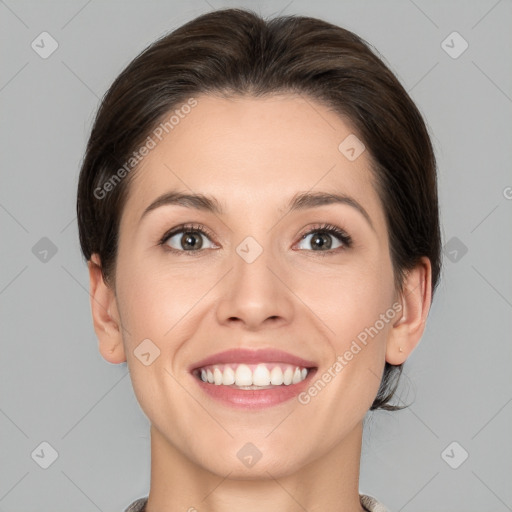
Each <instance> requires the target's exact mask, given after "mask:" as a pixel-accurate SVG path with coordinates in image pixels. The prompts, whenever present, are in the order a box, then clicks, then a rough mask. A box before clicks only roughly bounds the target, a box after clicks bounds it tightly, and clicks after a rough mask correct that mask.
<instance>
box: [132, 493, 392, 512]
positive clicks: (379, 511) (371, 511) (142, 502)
mask: <svg viewBox="0 0 512 512" xmlns="http://www.w3.org/2000/svg"><path fill="white" fill-rule="evenodd" d="M359 499H360V501H361V505H362V506H363V507H364V508H365V509H366V510H367V511H368V512H389V510H388V509H387V508H386V507H385V506H384V505H383V504H382V503H380V502H379V501H377V500H376V499H375V498H373V497H372V496H368V495H366V494H360V495H359ZM147 501H148V497H147V496H146V497H144V498H139V499H137V500H135V501H134V502H133V503H132V504H131V505H129V506H128V508H126V509H125V510H124V512H144V509H145V507H146V503H147Z"/></svg>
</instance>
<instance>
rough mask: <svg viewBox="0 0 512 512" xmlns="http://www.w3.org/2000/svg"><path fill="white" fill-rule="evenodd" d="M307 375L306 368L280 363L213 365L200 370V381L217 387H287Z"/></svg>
mask: <svg viewBox="0 0 512 512" xmlns="http://www.w3.org/2000/svg"><path fill="white" fill-rule="evenodd" d="M269 368H272V369H271V370H270V369H269ZM307 374H308V369H307V368H301V367H299V366H293V365H289V364H282V363H280V364H275V363H268V364H267V363H260V364H257V365H246V364H238V365H237V364H232V365H229V364H215V365H212V366H207V367H204V368H201V369H200V375H201V380H202V381H203V382H209V383H210V384H216V385H217V386H221V385H223V386H231V385H235V386H253V385H254V386H269V385H273V386H280V385H281V384H285V385H286V386H288V385H290V384H297V383H298V382H301V381H303V380H304V379H305V378H306V376H307Z"/></svg>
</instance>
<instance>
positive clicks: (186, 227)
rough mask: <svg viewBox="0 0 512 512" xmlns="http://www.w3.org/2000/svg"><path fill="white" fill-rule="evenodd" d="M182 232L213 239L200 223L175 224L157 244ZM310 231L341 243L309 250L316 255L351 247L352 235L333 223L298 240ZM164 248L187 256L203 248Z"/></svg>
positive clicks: (325, 254)
mask: <svg viewBox="0 0 512 512" xmlns="http://www.w3.org/2000/svg"><path fill="white" fill-rule="evenodd" d="M182 232H183V233H187V232H193V233H200V234H201V235H204V236H206V237H207V238H209V239H210V240H212V239H213V234H212V233H211V232H210V231H209V230H208V229H206V228H205V227H204V226H201V225H200V224H181V225H180V226H176V227H174V228H172V229H171V230H170V231H167V232H166V233H165V234H164V236H163V237H162V238H161V239H160V241H159V242H158V245H161V246H164V245H165V244H166V242H167V241H168V240H169V238H171V237H173V236H174V235H177V234H178V233H182ZM312 233H327V234H329V235H333V236H335V237H336V238H338V239H339V241H340V242H341V243H342V244H343V247H337V248H336V249H331V250H328V251H310V252H315V253H317V255H319V256H328V255H330V254H333V253H337V252H338V251H339V250H341V249H348V248H350V247H352V244H353V241H352V237H351V236H350V235H349V234H347V233H346V232H345V231H343V230H342V229H340V228H338V227H337V226H334V225H333V224H319V225H317V226H314V227H313V228H311V229H309V230H308V231H307V232H306V233H304V234H302V235H301V236H300V241H302V240H303V239H304V238H306V237H307V236H308V235H311V234H312ZM165 250H166V251H169V252H172V253H178V254H183V253H185V254H186V255H187V256H197V255H198V254H199V253H201V252H202V251H203V250H205V249H199V250H197V251H180V250H178V249H174V248H172V247H169V246H167V247H166V248H165Z"/></svg>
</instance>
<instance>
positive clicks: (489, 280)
mask: <svg viewBox="0 0 512 512" xmlns="http://www.w3.org/2000/svg"><path fill="white" fill-rule="evenodd" d="M225 6H241V7H250V8H253V9H254V10H256V11H258V12H260V13H262V14H264V15H271V14H278V13H281V14H303V15H311V16H316V17H320V18H323V19H326V20H327V21H330V22H333V23H336V24H339V25H341V26H344V27H346V28H348V29H350V30H353V31H355V32H356V33H357V34H359V35H361V36H362V37H363V38H365V39H366V40H367V41H369V42H370V43H372V44H373V45H374V46H375V47H376V48H377V49H378V50H379V51H380V53H381V55H382V56H383V57H384V58H385V60H386V62H387V63H388V65H390V67H391V68H392V69H393V71H394V72H395V73H396V74H397V76H398V77H399V79H400V80H401V81H402V83H403V84H404V85H405V87H406V89H407V90H408V91H409V92H410V94H411V96H412V98H413V99H414V100H415V101H416V103H417V105H418V106H419V108H420V110H421V111H422V113H423V114H424V116H425V119H426V121H427V123H428V125H429V127H430V130H431V133H432V136H433V141H434V144H435V148H436V152H437V157H438V162H439V191H440V200H441V215H442V231H443V243H444V244H447V245H446V246H445V257H444V265H445V268H444V271H443V275H442V281H441V284H440V286H439V289H438V293H437V296H436V297H435V300H434V304H433V307H432V310H431V313H430V316H429V320H428V325H427V330H426V334H425V335H424V338H423V339H422V341H421V343H420V345H419V347H418V348H417V349H416V351H415V352H414V353H413V354H412V356H411V357H410V359H409V360H408V362H407V363H406V371H405V373H406V376H405V378H404V379H403V382H402V387H401V389H402V393H401V397H402V400H404V401H405V402H411V401H413V405H412V406H411V407H410V408H409V409H406V410H405V411H402V412H398V413H386V412H376V413H369V414H368V418H367V422H366V425H365V438H364V442H363V455H362V467H361V480H360V490H361V492H366V493H369V494H372V495H374V496H376V497H377V498H378V499H379V500H380V501H382V502H383V503H384V504H386V505H387V506H388V507H389V508H390V509H391V510H392V511H405V512H419V511H450V512H455V511H471V512H473V511H474V512H477V511H478V512H483V511H496V512H498V511H500V512H501V511H505V510H512V485H511V481H512V439H511V435H510V433H511V432H512V430H511V423H512V421H511V420H512V404H511V401H512V386H511V381H512V372H511V371H510V365H511V362H512V357H511V355H512V343H511V337H510V332H511V328H512V315H511V308H512V271H511V267H512V266H511V264H510V262H511V258H510V257H511V255H512V236H511V233H512V215H511V211H512V200H510V199H508V198H507V196H508V197H509V198H510V197H512V189H510V188H509V189H507V187H511V186H512V173H511V172H510V162H511V160H512V150H511V147H512V144H511V141H512V126H511V123H510V120H511V111H512V59H511V48H512V46H511V40H512V32H511V31H510V26H512V25H511V21H512V2H511V1H510V0H501V1H496V0H489V1H487V0H486V1H472V2H467V1H450V2H442V1H436V2H427V1H420V0H415V1H414V2H413V1H409V0H401V1H382V0H374V1H344V2H340V1H337V2H334V1H331V2H329V1H316V2H308V1H303V0H293V1H291V2H290V1H289V0H284V1H274V2H248V1H245V2H244V1H236V2H226V1H221V0H208V1H203V0H201V1H199V0H197V1H193V2H176V1H152V2H142V1H137V2H135V1H133V2H118V1H108V2H100V1H98V0H93V1H89V2H87V1H86V0H77V1H68V2H64V1H48V0H47V1H43V2H39V1H14V0H6V1H0V38H1V42H0V48H1V52H2V53H1V75H0V104H1V112H2V114H1V115H2V117H1V119H2V122H1V126H0V130H1V139H0V140H1V144H2V146H1V159H2V165H1V166H0V172H1V180H2V181H1V183H2V186H1V188H0V223H1V229H2V244H1V245H2V250H1V260H0V318H1V335H2V337H1V352H0V386H1V388H0V389H1V396H0V432H1V438H0V512H7V511H9V512H18V511H36V510H37V511H40V512H45V511H52V512H59V511H64V510H66V511H68V510H73V511H75V512H82V511H95V510H100V511H121V510H123V509H124V507H126V506H127V505H128V504H129V503H131V501H132V500H134V499H136V498H138V497H140V496H145V495H147V492H148V490H149V476H150V453H149V446H150V445H149V431H148V421H147V419H146V417H145V416H144V414H143V413H142V411H141V410H140V408H139V406H138V404H137V402H136V399H135V397H134V395H133V390H132V387H131V382H130V378H129V375H128V370H127V367H126V363H124V364H121V365H112V364H109V363H107V362H106V361H104V360H103V359H102V357H101V355H100V354H99V352H98V349H97V340H96V337H95V334H94V331H93V327H92V321H91V317H90V307H89V297H88V291H87V290H88V275H87V269H86V266H85V263H84V262H83V260H82V258H81V254H80V252H79V246H78V234H77V226H76V218H75V191H76V185H77V176H78V169H79V165H80V161H81V158H82V155H83V151H84V148H85V143H86V140H87V137H88V134H89V130H90V127H91V123H92V119H93V115H94V113H95V109H96V108H97V106H98V101H99V98H101V96H102V95H103V94H104V92H105V91H106V90H107V88H108V87H109V85H110V84H111V82H112V81H113V79H114V78H115V77H116V76H117V74H118V73H119V72H120V71H121V70H122V69H123V68H124V67H125V65H126V64H127V63H128V62H129V61H130V60H131V59H133V58H134V57H135V56H136V55H137V54H138V53H139V51H141V50H142V49H143V48H144V47H146V46H147V45H148V44H149V43H151V42H152V41H154V40H155V39H156V38H157V37H159V36H161V35H162V34H164V33H166V32H168V31H170V30H172V29H174V28H176V27H177V26H179V25H181V24H183V23H184V22H186V21H188V20H189V19H191V18H193V17H195V16H197V15H199V14H201V13H203V12H207V11H209V10H211V9H212V8H220V7H225ZM43 31H47V32H49V33H50V34H51V36H52V37H53V38H54V39H55V40H56V41H57V42H58V45H59V46H58V49H57V50H56V51H55V52H54V53H53V54H52V55H51V56H50V57H48V58H46V59H43V58H41V57H40V56H39V54H37V53H36V52H35V51H34V50H33V49H32V47H31V43H32V41H34V40H36V38H37V36H38V35H39V34H40V33H41V32H43ZM453 31H457V32H459V33H460V34H461V36H462V37H463V38H464V40H466V41H467V42H468V44H469V47H468V49H467V50H466V51H465V52H464V53H462V54H461V55H460V56H458V58H452V57H451V56H450V55H449V54H448V53H447V52H446V51H445V49H443V47H442V45H441V43H442V42H443V41H444V40H445V39H446V38H447V36H448V35H449V34H451V33H452V32H453ZM452 40H453V38H452ZM452 40H450V39H448V41H447V43H445V45H446V44H448V45H449V46H452V49H451V51H452V53H453V52H454V51H458V50H460V49H461V48H462V46H461V41H460V40H453V42H451V41H452ZM47 47H48V46H47ZM44 237H46V238H47V239H49V240H50V241H51V244H50V242H49V241H48V240H46V239H44V240H42V241H41V239H42V238H44ZM52 244H53V245H54V247H53V252H54V251H55V249H56V250H57V252H56V253H55V254H53V252H52ZM464 248H466V249H467V252H466V253H465V254H464V250H465V249H464ZM44 250H47V251H49V252H47V253H44ZM44 441H45V442H47V443H49V444H50V445H51V446H52V447H53V449H54V450H56V452H57V453H58V458H57V459H56V460H55V462H54V463H53V464H52V465H51V466H50V467H48V469H42V468H41V467H40V465H39V464H38V463H36V460H37V461H38V462H40V461H41V460H42V458H44V457H39V459H38V458H37V457H36V456H35V455H34V456H33V457H32V456H31V454H32V453H33V452H34V450H36V449H37V450H36V453H38V452H39V453H40V450H41V448H40V443H42V442H44ZM454 441H456V442H457V443H458V445H455V446H453V445H452V446H451V447H450V448H449V449H448V450H446V451H445V449H446V448H447V447H448V445H450V443H452V442H454ZM43 448H44V446H43ZM463 450H465V451H466V452H467V453H468V454H469V457H468V458H467V460H465V461H464V462H463V463H462V464H460V462H461V461H462V460H463V455H464V451H463ZM44 453H45V457H47V458H48V457H49V456H50V449H48V448H46V449H44ZM443 453H444V455H442V454H443ZM447 461H449V462H450V463H451V464H452V465H458V464H460V466H459V467H458V468H457V469H453V468H452V467H450V466H449V465H448V463H447Z"/></svg>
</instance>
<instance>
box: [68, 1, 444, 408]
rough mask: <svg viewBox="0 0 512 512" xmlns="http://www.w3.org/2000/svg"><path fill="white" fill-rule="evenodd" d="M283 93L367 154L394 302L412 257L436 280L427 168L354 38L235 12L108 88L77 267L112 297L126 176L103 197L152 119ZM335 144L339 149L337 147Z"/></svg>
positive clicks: (412, 128) (387, 382) (390, 369)
mask: <svg viewBox="0 0 512 512" xmlns="http://www.w3.org/2000/svg"><path fill="white" fill-rule="evenodd" d="M273 93H295V94H300V95H303V96H306V97H307V98H310V99H312V100H314V101H317V102H320V103H322V104H324V105H326V106H328V107H329V108H331V109H333V110H334V111H335V112H336V113H338V114H339V115H340V116H341V117H342V118H343V119H344V120H346V121H348V122H349V123H350V125H351V126H352V127H353V128H354V130H355V132H356V134H357V136H358V138H360V139H361V140H362V141H363V143H364V144H365V146H366V149H367V151H368V152H369V155H370V159H371V161H372V175H373V177H374V181H375V186H376V190H377V192H378V195H379V198H380V200H381V202H382V205H383V209H384V211H385V217H386V223H387V228H388V232H389V245H390V255H391V261H392V263H393V270H394V276H395V283H396V288H397V290H401V289H402V286H403V281H404V277H405V275H406V273H407V271H408V270H410V269H412V268H413V267H414V266H415V264H416V263H417V262H418V261H419V259H420V257H422V256H427V257H428V258H429V259H430V262H431V265H432V296H433V294H434V291H435V288H436V286H437V283H438V279H439V273H440V269H441V255H440V250H441V249H440V248H441V235H440V228H439V213H438V197H437V179H436V162H435V156H434V151H433V148H432V144H431V141H430V138H429V135H428V131H427V128H426V126H425V123H424V121H423V118H422V116H421V114H420V112H419V111H418V109H417V107H416V106H415V104H414V103H413V101H412V100H411V98H410V97H409V95H408V94H407V92H406V91H405V89H404V88H403V87H402V85H401V84H400V83H399V81H398V80H397V78H396V77H395V76H394V74H393V73H392V72H391V71H390V70H389V69H388V68H387V66H386V65H385V64H384V63H383V61H382V60H381V59H380V58H379V57H378V56H377V54H376V53H374V51H373V50H372V49H371V47H370V45H369V44H368V43H366V42H365V41H364V40H363V39H361V38H360V37H358V36H357V35H356V34H354V33H352V32H350V31H348V30H346V29H343V28H341V27H338V26H336V25H332V24H330V23H328V22H325V21H323V20H319V19H315V18H310V17H302V16H282V17H278V18H274V19H270V20H265V19H263V18H261V17H260V16H259V15H257V14H256V13H254V12H252V11H249V10H242V9H222V10H217V11H213V12H209V13H207V14H204V15H201V16H199V17H197V18H195V19H193V20H192V21H190V22H188V23H186V24H185V25H183V26H181V27H179V28H178V29H176V30H175V31H173V32H171V33H170V34H168V35H165V36H164V37H162V38H160V39H158V40H157V41H155V42H154V43H153V44H151V45H150V46H149V47H147V48H146V49H145V50H144V51H143V52H142V53H140V54H139V55H138V56H137V57H136V58H135V59H134V60H133V61H132V62H131V63H130V64H129V65H128V66H127V67H126V68H125V69H124V71H123V72H122V73H121V74H120V75H119V76H118V77H117V78H116V80H115V81H114V82H113V84H112V85H111V87H110V89H109V90H108V91H107V93H106V94H105V96H104V97H103V99H102V102H101V105H100V107H99V109H98V112H97V114H96V118H95V121H94V125H93V128H92V132H91V136H90V139H89V141H88V144H87V148H86V153H85V156H84V160H83V162H82V167H81V171H80V177H79V183H78V196H77V216H78V228H79V236H80V244H81V248H82V252H83V255H84V257H85V259H86V260H89V259H90V258H91V255H92V254H93V253H98V254H99V256H100V260H101V264H102V272H103V277H104V279H105V282H107V283H109V285H111V286H114V283H115V263H116V256H117V242H118V230H119V221H120V217H121V213H122V210H123V207H124V204H125V201H126V197H127V191H128V190H129V186H130V183H131V180H132V178H133V175H134V173H136V172H137V169H136V168H134V170H132V171H131V172H129V173H123V175H124V174H126V176H125V177H123V179H122V180H120V181H119V183H116V186H114V187H109V192H108V194H106V195H105V197H102V196H100V195H99V194H98V193H97V191H98V190H100V189H101V190H103V191H104V190H107V187H106V186H105V188H103V186H104V185H105V184H107V182H108V181H109V180H111V179H112V177H113V176H114V175H115V174H116V172H117V171H118V170H119V168H120V167H121V166H122V165H123V163H124V162H127V161H128V160H129V159H130V155H132V153H133V152H134V151H135V150H136V149H137V148H139V147H140V146H141V145H142V144H143V143H144V140H145V139H147V137H148V135H149V134H150V133H152V132H153V130H154V129H155V127H156V126H158V125H159V124H160V123H161V122H162V119H164V118H165V117H166V116H169V113H170V112H171V111H172V110H173V109H175V108H177V107H179V106H180V105H182V104H186V103H187V102H188V101H189V100H190V98H192V97H194V96H198V95H199V94H217V95H221V96H224V97H230V96H235V95H246V96H254V97H261V96H265V95H270V94H273ZM340 142H341V141H340ZM401 372H402V365H397V366H394V365H391V364H389V363H387V362H386V365H385V369H384V375H383V378H382V382H381V385H380V388H379V391H378V394H377V396H376V398H375V400H374V402H373V404H372V407H371V409H370V410H374V409H386V410H397V409H401V408H403V407H400V406H396V405H391V404H390V403H389V402H390V401H391V399H392V398H393V395H394V393H395V391H396V389H397V386H398V381H399V377H400V374H401Z"/></svg>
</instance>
